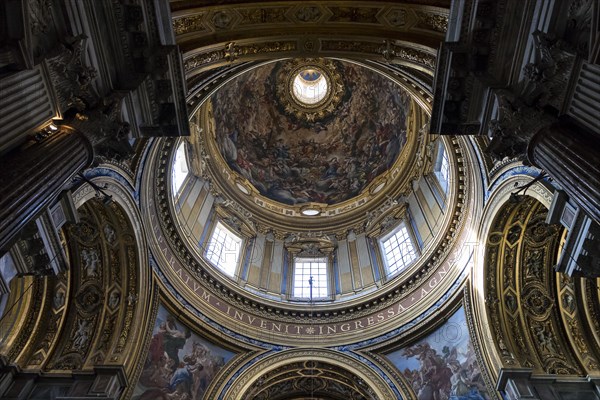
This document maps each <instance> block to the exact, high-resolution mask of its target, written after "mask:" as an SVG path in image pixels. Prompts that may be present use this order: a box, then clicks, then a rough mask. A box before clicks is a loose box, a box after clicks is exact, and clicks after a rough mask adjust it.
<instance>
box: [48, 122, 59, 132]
mask: <svg viewBox="0 0 600 400" xmlns="http://www.w3.org/2000/svg"><path fill="white" fill-rule="evenodd" d="M48 128H50V130H51V131H57V130H58V127H57V126H56V125H54V124H52V123H51V124H50V125H48Z"/></svg>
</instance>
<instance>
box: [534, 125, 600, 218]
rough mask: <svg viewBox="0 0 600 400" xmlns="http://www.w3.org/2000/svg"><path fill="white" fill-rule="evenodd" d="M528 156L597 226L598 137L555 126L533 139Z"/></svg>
mask: <svg viewBox="0 0 600 400" xmlns="http://www.w3.org/2000/svg"><path fill="white" fill-rule="evenodd" d="M527 156H528V158H529V161H530V162H531V163H532V164H533V165H535V166H536V167H538V168H540V169H543V170H544V171H546V172H547V173H548V175H549V176H550V177H552V178H553V179H554V180H555V181H556V182H557V183H558V185H559V186H560V187H561V188H563V190H564V191H565V192H566V193H567V194H568V196H569V197H570V198H572V199H574V200H575V201H576V202H577V203H578V204H579V206H580V207H581V208H582V209H583V210H585V212H586V213H587V214H588V215H589V216H590V217H591V218H592V219H594V220H595V221H596V222H597V223H600V135H598V134H594V133H590V132H587V131H585V130H584V129H581V128H578V127H577V126H575V125H574V124H571V123H568V122H557V123H554V124H551V125H549V126H546V127H543V128H542V129H540V130H539V131H538V132H537V133H536V134H535V135H534V137H533V138H532V139H531V141H530V142H529V145H528V146H527Z"/></svg>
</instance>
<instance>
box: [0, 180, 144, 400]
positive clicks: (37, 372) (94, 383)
mask: <svg viewBox="0 0 600 400" xmlns="http://www.w3.org/2000/svg"><path fill="white" fill-rule="evenodd" d="M95 180H96V179H95ZM97 183H98V184H99V185H101V186H103V185H104V184H106V186H105V189H104V190H105V192H106V194H108V195H110V196H112V197H111V201H101V199H99V198H97V197H96V196H95V191H94V189H93V188H92V187H91V186H89V185H88V184H87V183H86V184H83V185H82V186H80V187H79V188H78V189H77V190H76V191H75V192H74V194H73V197H74V203H75V204H76V206H77V222H76V223H68V224H66V225H65V226H64V227H63V228H62V234H63V236H64V243H63V244H64V246H65V252H66V254H67V259H68V262H69V268H68V269H67V270H66V271H64V272H61V273H59V274H58V275H51V276H34V277H31V276H27V277H22V278H18V279H16V280H19V281H23V282H22V283H23V284H27V283H29V284H30V287H31V290H30V291H29V293H28V291H26V290H25V291H23V290H14V293H11V296H20V297H19V299H20V301H21V303H22V307H20V309H19V310H18V311H19V313H20V314H21V318H20V319H19V320H18V321H17V322H18V323H14V324H13V326H14V329H13V330H12V332H11V337H12V338H14V339H13V340H9V341H7V342H6V343H7V344H8V347H9V348H7V349H6V350H5V351H3V354H7V361H8V363H9V368H10V369H12V370H13V374H12V379H13V380H14V381H19V382H20V383H19V384H16V383H15V384H14V385H13V387H19V388H20V389H18V390H21V392H20V395H23V396H29V395H36V396H44V394H40V393H45V392H43V390H46V389H44V388H45V387H49V386H48V385H50V386H52V387H55V388H56V390H60V391H61V392H64V393H74V392H73V391H74V390H76V391H77V393H80V394H93V395H94V396H98V395H101V396H104V397H103V398H119V397H120V396H121V395H122V393H123V390H125V388H126V386H127V381H128V380H129V379H130V378H131V377H132V376H133V375H134V374H135V371H136V368H138V364H139V363H138V358H139V357H140V356H141V351H140V345H141V343H142V342H143V340H142V339H143V337H145V336H146V335H147V332H148V329H147V328H148V324H149V318H150V315H149V314H150V313H149V310H150V308H151V307H150V306H149V304H151V301H152V297H153V291H152V285H151V280H150V278H151V275H150V273H149V270H148V267H147V265H148V262H147V254H146V252H145V251H143V249H145V247H146V245H145V239H144V237H143V234H142V232H143V231H142V229H141V225H140V222H139V221H140V217H139V215H136V214H135V213H136V212H137V211H136V209H137V207H135V205H134V202H133V198H132V197H131V196H130V195H129V193H128V191H127V189H126V188H125V186H124V185H122V184H121V183H119V182H117V180H116V179H114V178H110V177H103V178H101V179H99V180H98V181H97ZM104 200H108V198H105V199H104ZM17 283H19V282H17ZM21 286H22V285H21ZM22 294H25V295H23V296H21V295H22ZM9 304H12V303H9ZM17 308H18V307H17ZM15 309H16V308H15ZM21 372H22V373H21ZM56 376H60V377H62V378H63V379H61V380H60V382H58V381H56V380H53V378H55V377H56ZM69 377H70V378H71V379H69ZM76 387H77V389H76ZM53 390H54V389H53ZM40 391H41V392H40ZM13 392H14V389H11V393H13Z"/></svg>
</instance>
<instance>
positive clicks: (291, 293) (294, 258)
mask: <svg viewBox="0 0 600 400" xmlns="http://www.w3.org/2000/svg"><path fill="white" fill-rule="evenodd" d="M288 254H289V258H288V259H289V260H290V264H289V271H290V273H289V275H288V286H287V287H288V291H287V293H288V295H287V298H288V300H289V301H294V302H306V303H308V302H311V299H310V292H309V294H308V296H306V297H304V296H299V295H297V294H296V293H295V282H296V272H297V262H298V261H301V260H305V261H310V260H323V261H324V263H325V268H324V271H325V283H326V285H327V286H326V288H325V292H326V295H325V296H318V295H316V294H315V292H314V291H313V298H312V302H324V301H331V300H333V299H334V293H335V291H334V284H333V279H334V276H333V274H334V271H333V255H332V254H302V253H297V252H292V251H289V250H288ZM309 276H310V275H309ZM313 276H314V275H313ZM302 279H303V280H306V281H307V280H308V276H306V275H305V277H304V278H302ZM307 289H308V288H307ZM309 290H310V289H309Z"/></svg>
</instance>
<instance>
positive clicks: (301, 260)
mask: <svg viewBox="0 0 600 400" xmlns="http://www.w3.org/2000/svg"><path fill="white" fill-rule="evenodd" d="M327 261H328V260H327V257H316V258H315V257H297V258H295V259H294V278H293V286H292V296H293V297H297V298H305V299H310V298H311V293H310V289H311V285H310V281H311V278H312V298H313V299H318V298H320V299H323V298H325V297H329V277H328V274H327V264H328V263H327Z"/></svg>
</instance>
